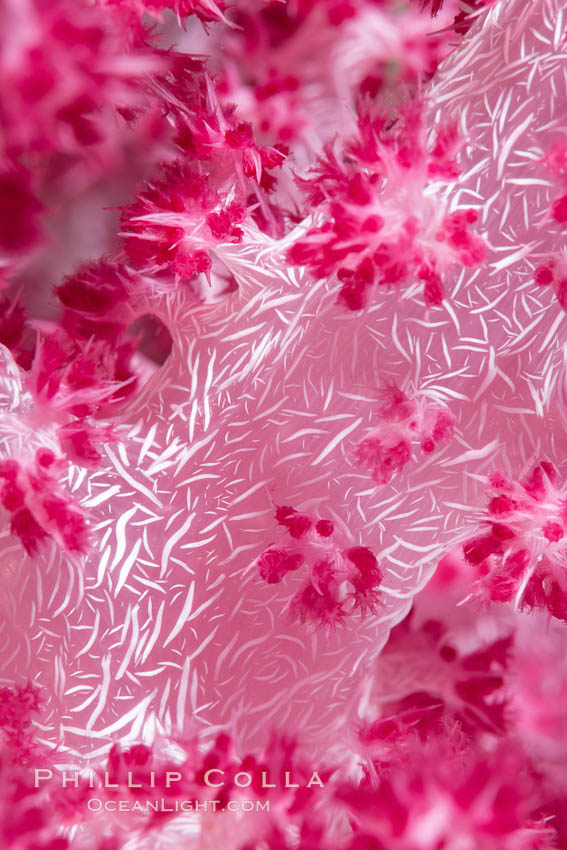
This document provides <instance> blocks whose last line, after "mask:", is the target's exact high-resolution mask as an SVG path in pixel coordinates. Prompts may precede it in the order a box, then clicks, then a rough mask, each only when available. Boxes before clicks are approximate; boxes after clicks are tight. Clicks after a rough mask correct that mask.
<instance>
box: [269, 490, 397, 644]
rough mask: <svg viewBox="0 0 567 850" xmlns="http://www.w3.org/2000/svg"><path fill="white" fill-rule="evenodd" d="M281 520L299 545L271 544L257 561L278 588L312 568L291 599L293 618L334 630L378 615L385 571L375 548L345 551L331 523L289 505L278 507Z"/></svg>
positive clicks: (362, 547)
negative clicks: (353, 617) (356, 617)
mask: <svg viewBox="0 0 567 850" xmlns="http://www.w3.org/2000/svg"><path fill="white" fill-rule="evenodd" d="M276 520H277V522H278V523H279V525H281V526H283V527H284V528H285V529H286V530H287V532H288V534H289V536H290V538H291V540H292V541H294V542H293V543H291V544H289V543H284V545H283V546H281V547H280V546H278V545H276V544H272V546H270V548H269V549H266V551H265V552H262V554H261V555H260V557H259V558H258V562H257V563H258V569H259V572H260V576H261V578H262V579H263V580H264V581H266V582H267V583H268V584H278V583H279V582H281V581H282V580H283V579H284V577H285V576H286V575H287V574H288V573H295V572H296V571H297V570H299V568H300V567H302V566H303V565H305V566H307V567H308V569H309V570H310V578H309V580H308V582H307V583H306V584H304V585H303V587H302V588H301V590H299V591H298V592H297V593H296V594H295V595H294V596H293V597H292V598H291V599H290V601H289V606H288V607H289V612H290V615H291V617H292V619H296V620H299V621H300V622H302V623H306V622H309V623H314V624H315V625H318V626H321V625H325V626H328V627H330V628H331V629H334V628H335V627H336V626H337V625H341V624H344V621H345V617H347V616H348V615H349V614H352V613H353V612H354V611H356V610H357V609H358V610H359V611H360V613H361V615H364V614H365V613H366V611H367V610H370V611H374V612H375V611H376V606H377V605H378V604H379V603H380V593H379V591H378V587H379V586H380V583H381V581H382V578H383V573H382V570H381V569H380V567H379V565H378V561H377V559H376V557H375V555H374V554H373V553H372V551H371V550H370V549H368V548H367V547H366V546H350V547H347V548H341V544H340V539H339V540H337V539H336V536H335V529H334V525H333V522H332V521H331V520H329V519H318V520H316V519H314V518H313V517H311V516H309V515H308V514H305V513H299V512H298V511H296V510H295V508H292V507H290V506H289V505H281V506H279V507H278V508H277V509H276ZM339 537H340V535H339ZM295 541H296V542H295Z"/></svg>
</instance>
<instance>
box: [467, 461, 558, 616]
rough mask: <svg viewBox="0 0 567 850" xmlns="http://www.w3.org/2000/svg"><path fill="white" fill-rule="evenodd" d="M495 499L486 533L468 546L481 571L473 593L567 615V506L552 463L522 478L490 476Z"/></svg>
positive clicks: (471, 556)
mask: <svg viewBox="0 0 567 850" xmlns="http://www.w3.org/2000/svg"><path fill="white" fill-rule="evenodd" d="M490 487H491V490H492V493H493V495H492V498H491V499H490V502H489V504H488V514H489V520H488V521H487V526H488V528H487V530H486V532H485V533H484V534H482V535H480V536H478V537H475V538H472V539H471V540H469V541H467V542H466V543H465V544H464V547H463V551H464V556H465V559H466V560H467V562H468V563H469V564H471V565H472V566H474V567H475V568H476V570H477V571H478V576H479V578H478V580H477V581H476V583H475V585H474V586H473V594H474V595H475V596H476V597H477V598H481V599H482V598H484V599H486V600H491V601H493V602H511V601H513V602H515V604H516V605H517V606H518V607H520V608H528V609H530V608H534V607H536V608H544V609H547V610H548V611H549V613H550V614H551V615H552V616H554V617H557V618H558V619H560V620H565V619H566V617H567V585H566V584H565V575H564V573H565V546H564V542H562V541H563V538H564V535H565V527H566V526H565V523H566V521H567V506H566V500H565V496H564V494H563V492H562V489H561V488H560V487H559V485H558V482H557V473H556V471H555V469H554V468H553V466H552V464H550V463H549V462H548V461H542V462H541V463H539V464H538V465H537V466H535V467H534V468H533V470H532V471H531V472H530V474H529V475H528V476H527V477H526V478H525V479H524V480H522V481H521V482H513V481H510V480H509V479H508V478H507V477H506V476H505V475H503V474H502V473H494V474H493V475H492V476H491V478H490Z"/></svg>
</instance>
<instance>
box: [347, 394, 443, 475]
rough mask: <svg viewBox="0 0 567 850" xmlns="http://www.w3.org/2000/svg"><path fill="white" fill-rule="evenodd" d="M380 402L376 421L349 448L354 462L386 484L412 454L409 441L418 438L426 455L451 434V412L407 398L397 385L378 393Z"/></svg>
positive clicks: (411, 441)
mask: <svg viewBox="0 0 567 850" xmlns="http://www.w3.org/2000/svg"><path fill="white" fill-rule="evenodd" d="M382 397H383V399H384V403H383V405H382V406H381V408H380V409H379V410H378V419H379V420H381V421H380V424H379V425H378V426H377V427H375V428H373V429H372V431H369V432H368V434H367V435H366V436H365V437H363V439H362V440H361V441H360V442H359V443H358V444H357V445H356V447H355V448H354V450H353V457H354V460H355V462H356V463H357V464H358V465H359V466H361V467H366V468H368V469H370V473H371V475H372V479H373V480H374V481H375V482H376V484H379V485H380V484H387V483H388V482H389V481H390V480H391V479H392V477H393V476H394V475H396V474H397V473H399V472H401V471H402V470H403V469H404V467H405V466H406V465H407V464H408V463H409V462H410V460H411V457H412V443H413V442H416V441H417V440H419V441H420V448H421V451H422V452H423V453H424V454H426V455H428V454H431V453H432V452H434V451H435V449H436V448H439V447H440V446H443V445H444V444H445V443H447V442H448V441H449V440H450V439H451V438H452V436H453V431H454V426H455V418H454V416H453V414H452V413H451V412H450V411H449V410H447V409H445V408H442V407H440V406H439V405H436V404H432V403H430V402H428V401H427V400H426V399H423V398H422V399H417V400H415V399H410V398H409V397H408V396H407V395H406V394H405V393H404V392H402V390H400V389H399V388H398V387H395V386H392V387H388V388H386V389H385V390H384V391H383V392H382Z"/></svg>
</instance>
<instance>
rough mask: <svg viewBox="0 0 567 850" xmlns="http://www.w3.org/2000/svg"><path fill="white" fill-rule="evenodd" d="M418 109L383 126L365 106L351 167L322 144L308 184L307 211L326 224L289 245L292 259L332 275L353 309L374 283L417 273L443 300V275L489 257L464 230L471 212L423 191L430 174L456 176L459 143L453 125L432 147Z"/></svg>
mask: <svg viewBox="0 0 567 850" xmlns="http://www.w3.org/2000/svg"><path fill="white" fill-rule="evenodd" d="M422 109H423V107H422V104H420V103H419V101H418V102H417V103H414V104H412V106H411V107H406V108H405V109H403V108H402V110H401V114H400V116H399V117H398V118H397V120H396V121H395V122H392V123H389V121H388V118H387V116H386V115H380V114H378V115H376V116H374V115H372V114H371V112H369V111H366V109H365V108H364V107H361V112H360V116H359V135H358V138H357V139H355V140H353V141H351V142H350V143H349V144H348V145H347V153H348V154H349V159H348V165H346V164H345V163H344V160H343V161H341V159H339V158H337V155H336V153H335V152H334V151H333V150H332V149H331V148H328V150H327V152H326V155H325V158H324V159H321V160H320V161H319V163H318V165H317V168H316V171H315V173H314V175H313V177H312V178H311V179H310V180H308V181H305V186H306V188H307V189H308V197H309V201H310V210H311V214H312V216H313V218H314V219H315V220H316V221H317V220H318V219H323V220H324V223H323V224H321V225H318V226H315V227H311V228H309V229H308V230H307V232H306V234H305V235H304V236H302V237H301V238H300V239H299V240H297V241H296V242H295V244H294V245H293V246H292V248H291V249H290V251H289V259H290V260H291V261H292V262H294V263H296V264H297V265H303V266H307V267H308V268H309V269H310V271H311V272H312V273H313V274H314V275H315V276H316V277H328V276H330V275H334V276H336V277H337V278H338V279H339V280H340V281H341V283H342V287H341V290H340V293H339V302H340V303H342V304H344V305H345V306H346V307H348V308H349V309H350V310H360V309H362V308H363V307H364V306H365V304H366V303H367V299H368V292H369V291H370V290H371V289H372V287H373V285H374V284H378V285H379V286H385V287H393V286H398V287H400V286H401V285H404V284H405V285H407V283H408V282H410V281H413V279H415V278H418V279H420V280H422V281H423V282H424V299H425V303H426V305H427V306H428V307H432V306H439V305H440V304H441V302H442V301H443V297H444V288H443V283H442V278H441V274H442V272H444V271H445V270H446V269H447V268H449V267H450V266H451V265H452V264H454V263H456V262H460V263H462V264H463V265H464V266H466V267H473V266H476V265H478V264H479V263H481V262H482V260H483V259H484V257H485V254H486V246H485V243H484V242H483V240H482V239H481V238H480V237H479V236H478V235H476V234H474V233H473V232H472V231H471V230H470V227H471V225H472V224H474V223H475V222H476V219H477V214H476V212H475V211H474V210H462V211H458V212H454V213H445V211H444V210H443V207H442V206H441V205H440V204H437V203H435V202H432V201H431V200H429V198H428V196H427V185H428V183H429V181H430V180H432V179H433V178H435V179H437V180H451V179H453V178H454V177H456V176H457V175H458V173H459V172H458V167H457V164H456V161H455V159H454V157H455V153H456V150H457V148H458V145H459V142H458V137H457V135H456V132H455V130H454V128H453V127H450V128H445V129H443V130H442V131H441V132H440V133H439V135H438V136H437V139H436V143H435V146H434V147H433V150H432V151H431V152H429V151H428V149H427V146H426V145H427V143H426V132H425V124H424V121H423V115H422ZM416 211H418V212H417V215H416Z"/></svg>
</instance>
